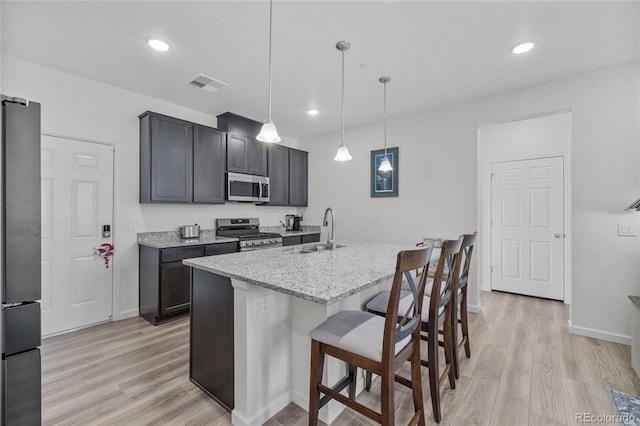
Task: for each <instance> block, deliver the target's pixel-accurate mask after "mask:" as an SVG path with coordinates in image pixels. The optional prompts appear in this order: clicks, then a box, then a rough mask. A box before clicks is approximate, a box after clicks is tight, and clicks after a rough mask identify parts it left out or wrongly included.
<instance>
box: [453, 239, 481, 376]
mask: <svg viewBox="0 0 640 426" xmlns="http://www.w3.org/2000/svg"><path fill="white" fill-rule="evenodd" d="M477 236H478V233H477V232H474V233H473V234H465V235H463V236H462V248H461V255H462V257H463V259H462V262H463V263H462V272H461V273H460V278H459V279H458V295H457V298H456V299H457V304H456V311H457V312H456V313H455V315H453V316H452V318H453V320H454V323H453V325H452V327H453V341H454V342H457V344H456V345H454V347H453V350H454V353H453V360H454V364H453V365H454V371H455V376H456V379H459V378H460V362H459V359H458V353H459V352H460V350H459V348H460V346H462V345H464V351H465V354H466V355H467V358H471V346H470V344H469V321H468V311H467V287H468V286H467V283H468V282H469V268H470V267H471V255H472V254H473V246H474V245H475V243H476V237H477ZM458 312H459V314H458ZM458 315H459V316H458ZM458 324H460V328H461V329H462V336H461V339H460V340H459V341H458V337H457V334H458Z"/></svg>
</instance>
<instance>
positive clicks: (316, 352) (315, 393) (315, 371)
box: [309, 340, 324, 426]
mask: <svg viewBox="0 0 640 426" xmlns="http://www.w3.org/2000/svg"><path fill="white" fill-rule="evenodd" d="M323 369H324V354H323V353H322V352H321V351H320V343H319V342H317V341H315V340H311V374H310V377H309V426H316V425H317V424H318V411H319V410H320V388H319V385H320V384H321V383H322V370H323Z"/></svg>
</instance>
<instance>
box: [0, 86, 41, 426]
mask: <svg viewBox="0 0 640 426" xmlns="http://www.w3.org/2000/svg"><path fill="white" fill-rule="evenodd" d="M0 98H1V99H2V163H1V164H2V229H1V233H2V237H1V240H2V256H1V265H0V267H1V281H2V282H1V286H0V287H1V292H2V323H1V327H0V328H1V329H2V369H1V370H0V371H1V373H0V374H1V375H2V377H1V384H2V398H1V401H2V418H1V419H0V423H2V424H3V425H39V424H40V422H41V417H42V416H41V411H42V410H41V379H40V370H41V368H40V349H39V348H38V346H40V303H38V302H37V300H39V299H40V298H41V283H40V281H41V273H40V270H41V260H40V246H41V242H40V203H41V200H40V104H38V103H36V102H27V101H25V100H23V99H19V98H9V97H6V96H2V95H0Z"/></svg>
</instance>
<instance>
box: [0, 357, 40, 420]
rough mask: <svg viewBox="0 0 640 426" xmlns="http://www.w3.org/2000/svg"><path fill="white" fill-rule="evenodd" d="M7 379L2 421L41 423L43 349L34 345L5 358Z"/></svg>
mask: <svg viewBox="0 0 640 426" xmlns="http://www.w3.org/2000/svg"><path fill="white" fill-rule="evenodd" d="M2 369H3V373H4V381H3V383H2V391H3V392H2V393H3V396H4V404H3V405H4V412H3V413H2V414H3V417H2V421H1V422H0V423H2V424H3V425H8V426H10V425H40V424H41V421H42V418H41V412H42V408H41V402H40V395H41V390H42V385H41V382H40V372H41V367H40V349H32V350H30V351H27V352H22V353H19V354H18V355H13V356H9V357H6V358H4V359H3V360H2Z"/></svg>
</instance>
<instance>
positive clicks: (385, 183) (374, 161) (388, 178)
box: [371, 147, 398, 197]
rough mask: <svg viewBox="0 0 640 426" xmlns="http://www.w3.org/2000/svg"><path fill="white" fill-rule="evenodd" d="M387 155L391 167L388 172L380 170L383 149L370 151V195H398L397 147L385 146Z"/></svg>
mask: <svg viewBox="0 0 640 426" xmlns="http://www.w3.org/2000/svg"><path fill="white" fill-rule="evenodd" d="M387 157H388V158H389V162H390V163H391V166H392V167H393V170H391V171H389V172H381V171H380V170H378V169H379V168H380V163H381V162H382V160H383V159H384V149H377V150H375V151H371V196H372V197H397V196H398V147H395V148H387Z"/></svg>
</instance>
